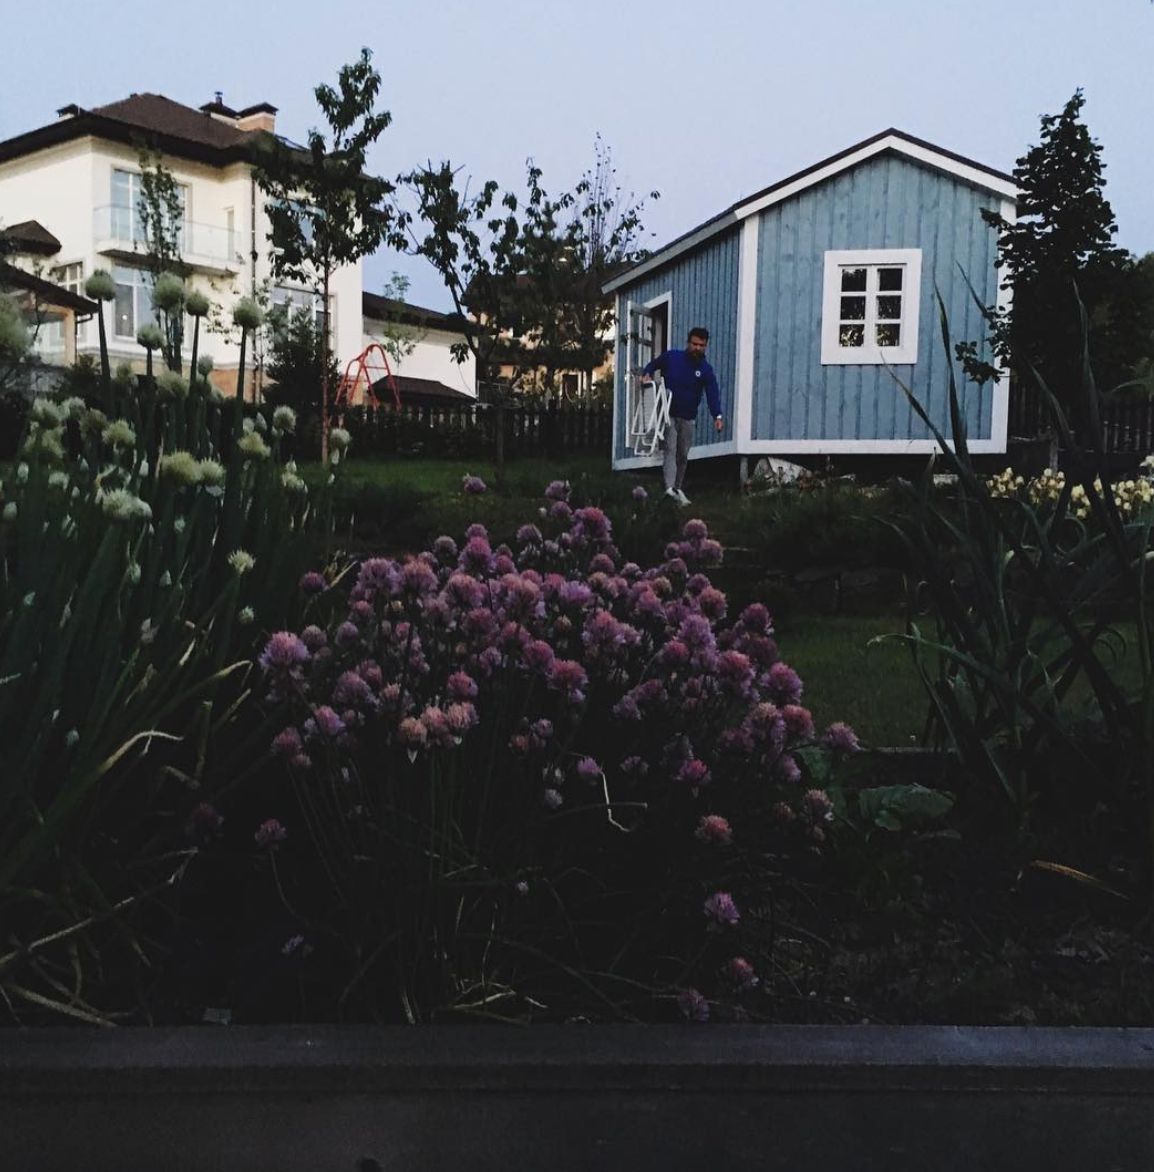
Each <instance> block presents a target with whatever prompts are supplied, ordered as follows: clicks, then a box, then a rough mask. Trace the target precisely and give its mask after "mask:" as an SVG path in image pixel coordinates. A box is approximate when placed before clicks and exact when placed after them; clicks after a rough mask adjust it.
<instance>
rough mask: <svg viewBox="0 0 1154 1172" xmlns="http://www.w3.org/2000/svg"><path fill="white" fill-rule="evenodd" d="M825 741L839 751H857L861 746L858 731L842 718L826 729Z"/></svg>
mask: <svg viewBox="0 0 1154 1172" xmlns="http://www.w3.org/2000/svg"><path fill="white" fill-rule="evenodd" d="M825 743H826V744H827V745H829V747H830V748H831V749H833V750H834V751H835V752H837V753H856V752H857V751H858V750H859V749H860V748H861V745H860V744H858V739H857V733H855V732H854V731H853V729H852V728H850V726H849V725H848V724H845V723H844V722H842V721H840V720H839V721H837V722H836V723H834V724H831V725H830V726H829V728H827V729H826V730H825Z"/></svg>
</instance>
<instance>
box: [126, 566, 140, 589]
mask: <svg viewBox="0 0 1154 1172" xmlns="http://www.w3.org/2000/svg"><path fill="white" fill-rule="evenodd" d="M124 576H125V577H126V578H127V579H128V581H129V583H130V584H131V585H133V586H135V585H136V584H137V583H138V582H139V581H140V563H139V562H129V563H128V569H127V571H125V574H124Z"/></svg>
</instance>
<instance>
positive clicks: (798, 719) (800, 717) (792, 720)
mask: <svg viewBox="0 0 1154 1172" xmlns="http://www.w3.org/2000/svg"><path fill="white" fill-rule="evenodd" d="M781 715H782V718H783V719H784V720H785V731H786V732H787V733H788V734H789V735H790V737H792V738H793V739H794V740H798V741H812V740H813V716H812V715H811V714H810V711H809V709H808V708H802V707H801V705H800V704H787V705H786V706H785V707H784V708H783V709H782V710H781Z"/></svg>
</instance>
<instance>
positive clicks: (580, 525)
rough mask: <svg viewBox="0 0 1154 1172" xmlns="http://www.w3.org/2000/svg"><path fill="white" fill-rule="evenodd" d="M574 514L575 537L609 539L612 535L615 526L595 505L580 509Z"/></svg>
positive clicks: (597, 539) (591, 539) (593, 539)
mask: <svg viewBox="0 0 1154 1172" xmlns="http://www.w3.org/2000/svg"><path fill="white" fill-rule="evenodd" d="M574 516H575V517H576V523H575V524H574V526H573V536H574V537H581V538H588V539H589V540H590V541H608V540H609V538H610V536H611V535H612V529H613V527H612V525H611V524H610V521H609V518H608V517H607V516H606V515H605V514H604V513H603V512H602V511H601V510H600V509H599V508H597V507H596V506H595V505H588V506H587V507H586V508H584V509H578V510H577V512H576V513H575V514H574Z"/></svg>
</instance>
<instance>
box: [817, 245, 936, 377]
mask: <svg viewBox="0 0 1154 1172" xmlns="http://www.w3.org/2000/svg"><path fill="white" fill-rule="evenodd" d="M847 268H854V269H865V270H866V274H867V276H866V293H865V299H866V317H865V321H864V322H863V323H862V324H863V326H864V328H865V338H866V342H865V344H864V345H862V346H843V345H842V344H841V336H840V335H841V330H840V324H841V312H840V310H841V301H840V298H841V296H842V289H841V271H842V269H847ZM880 268H901V269H904V276H903V278H902V291H901V298H902V316H901V317H900V318H899V319H898V323H899V324H900V326H901V339H902V340H901V344H900V345H898V346H878V345H877V344H876V343H871V342H870V339H871V338H875V337H876V334H875V333H874V327H875V326H876V325H877V324H878V321H877V308H876V307H877V298H878V296H879V293H878V289H877V270H878V269H880ZM921 287H922V250H921V249H920V248H855V249H831V250H830V251H829V252H827V253H826V254H825V265H824V274H823V283H822V301H821V363H822V365H823V366H880V365H881V364H883V363H885V364H888V365H889V366H912V365H913V364H914V363H915V362H917V358H918V317H919V313H920V309H921Z"/></svg>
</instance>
